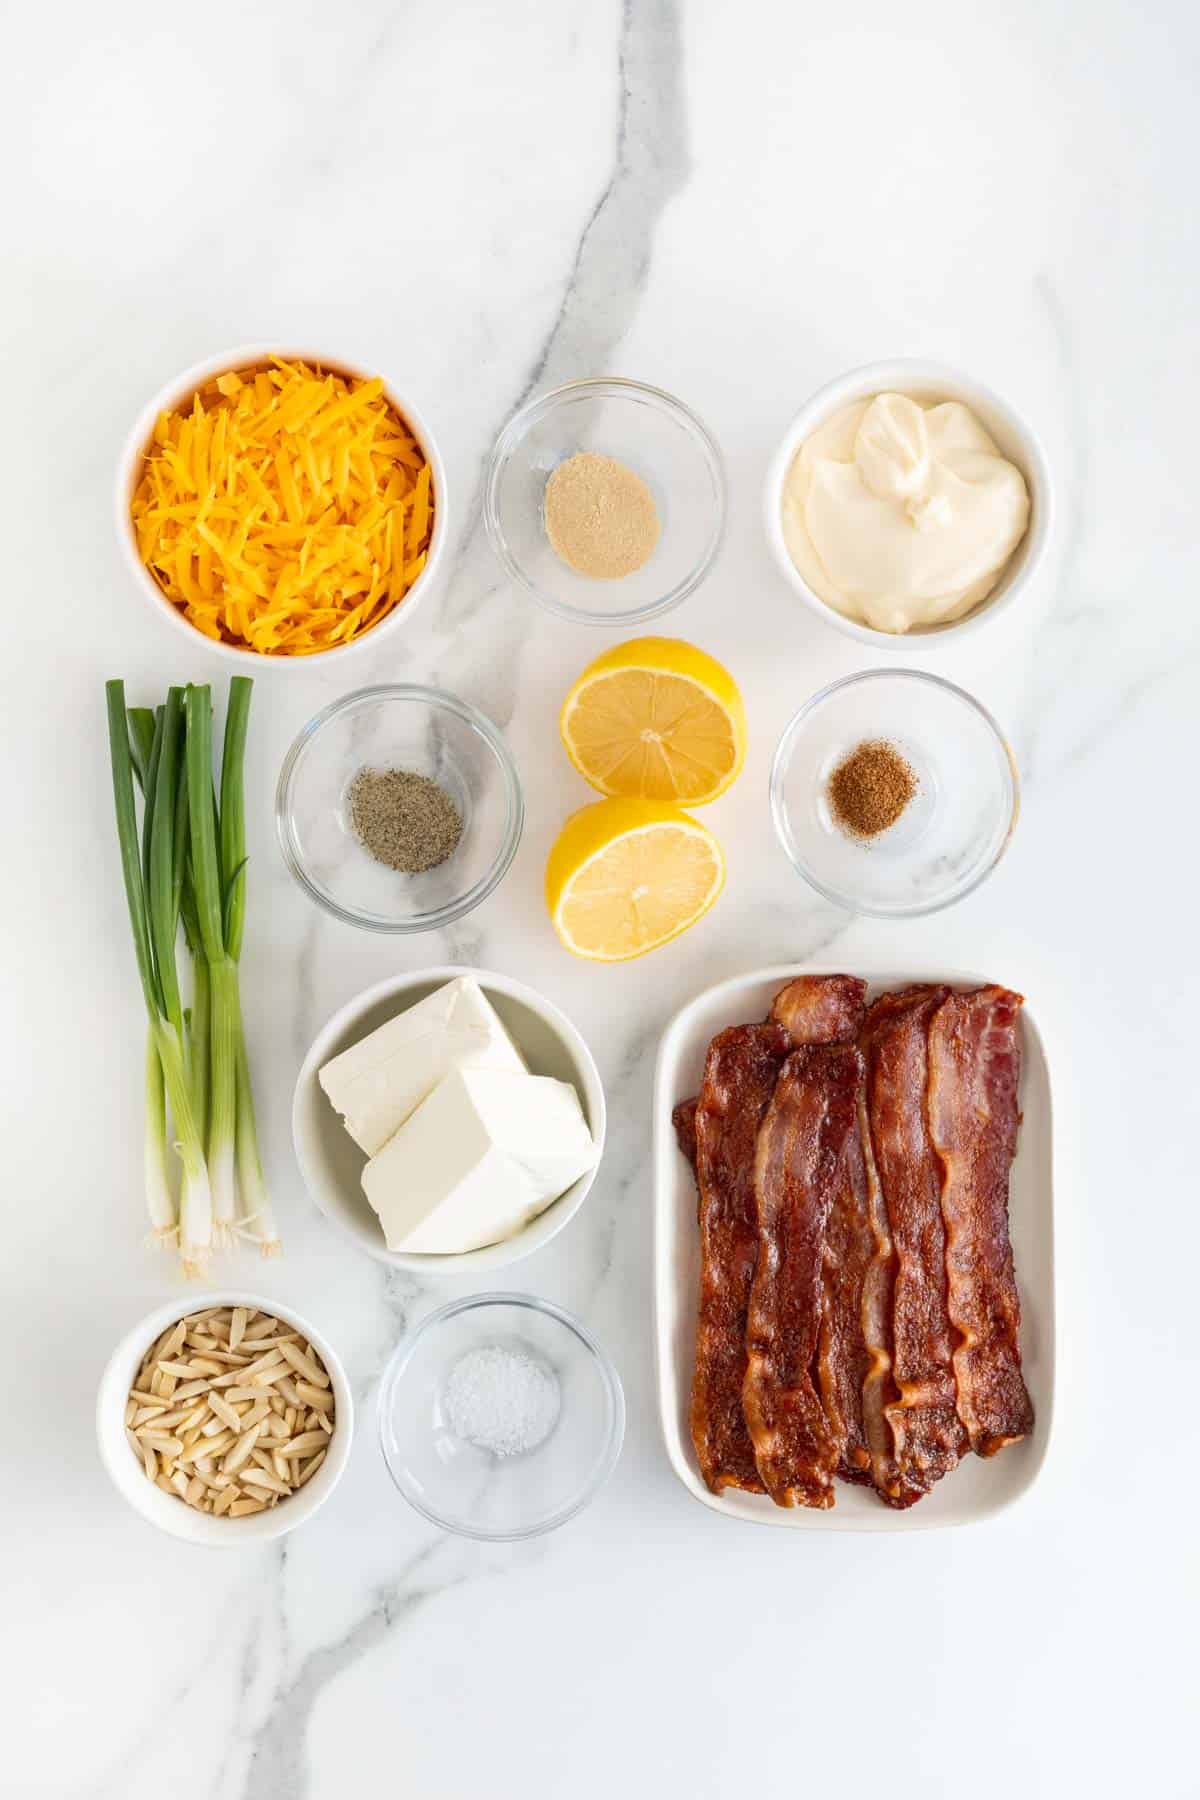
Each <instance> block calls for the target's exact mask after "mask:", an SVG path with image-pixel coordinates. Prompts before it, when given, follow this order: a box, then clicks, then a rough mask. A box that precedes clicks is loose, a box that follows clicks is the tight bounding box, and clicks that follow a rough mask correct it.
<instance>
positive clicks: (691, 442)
mask: <svg viewBox="0 0 1200 1800" xmlns="http://www.w3.org/2000/svg"><path fill="white" fill-rule="evenodd" d="M585 450H587V451H594V452H595V453H597V454H598V455H601V456H611V457H615V458H616V460H617V461H618V462H621V463H624V464H625V465H626V467H627V468H630V469H632V470H633V472H634V473H635V474H636V475H640V476H641V478H642V480H643V481H644V482H645V483H646V485H647V487H648V488H649V489H650V492H651V493H652V494H653V496H654V501H655V505H656V506H657V508H658V517H659V524H660V527H661V530H660V535H659V539H658V543H657V545H656V546H655V548H654V551H653V554H652V555H651V556H650V558H649V560H648V561H647V562H646V563H644V564H643V566H642V567H641V568H640V569H635V570H634V572H633V573H632V574H631V575H625V576H622V577H621V578H620V579H619V580H613V581H604V580H596V579H594V578H593V577H591V576H587V575H577V574H576V573H575V571H574V569H571V568H568V566H567V564H566V563H564V562H563V561H562V560H561V559H560V558H559V556H558V555H557V554H556V552H555V551H554V550H552V549H551V547H550V540H549V539H548V538H547V536H546V527H545V522H544V519H543V515H542V496H543V494H544V492H545V487H546V482H547V480H548V479H549V477H550V475H551V474H552V473H553V471H554V470H555V469H556V468H557V467H558V465H559V463H560V462H563V461H565V459H566V458H567V457H568V456H574V455H576V454H577V453H578V452H580V451H585ZM483 517H484V523H485V525H486V526H487V532H488V536H489V537H490V539H491V541H492V546H493V548H494V549H495V552H496V554H497V556H498V557H499V558H500V561H501V562H502V563H503V565H504V567H505V569H506V570H507V571H508V573H509V575H510V576H511V577H512V579H513V580H514V581H516V582H519V583H520V584H521V586H522V587H524V588H525V589H526V590H527V591H528V592H529V593H530V594H532V595H533V597H534V599H535V600H537V601H539V602H540V603H541V605H542V606H545V607H547V608H548V609H549V610H550V611H551V612H552V613H557V614H558V616H559V618H560V619H573V620H575V621H577V622H579V623H582V624H585V625H609V626H612V625H638V624H642V623H644V622H645V621H646V620H647V619H655V618H657V617H658V616H659V615H660V614H661V613H665V612H667V611H669V609H670V608H671V607H672V606H678V604H679V602H680V601H681V600H683V599H684V598H685V597H686V596H687V595H688V594H690V593H691V592H692V589H693V588H695V587H697V586H698V585H699V583H700V582H701V581H703V579H704V577H705V575H707V573H708V571H709V569H710V568H711V567H712V563H713V559H714V557H715V556H716V554H717V551H718V549H719V548H720V544H721V537H722V534H723V532H724V529H725V471H724V467H723V465H722V462H721V453H720V451H719V450H718V449H717V446H716V444H715V443H714V442H713V440H712V438H711V437H710V436H709V433H708V432H707V430H706V429H705V427H704V426H703V425H702V424H701V423H700V420H699V419H698V418H697V417H696V415H695V414H694V413H692V412H689V411H688V409H687V407H686V406H683V405H682V404H681V403H680V402H679V401H678V400H675V399H673V398H672V396H671V395H670V394H665V393H663V391H662V390H661V389H660V388H654V387H647V386H646V385H645V384H644V383H643V382H640V381H624V380H621V379H618V378H616V377H612V378H609V379H604V380H596V381H571V382H568V383H567V385H566V386H565V387H560V388H555V389H553V390H552V392H550V393H549V394H543V395H542V396H541V398H540V399H537V400H532V401H530V403H529V404H528V405H527V406H523V407H522V408H521V410H520V412H518V413H516V414H514V416H513V417H512V418H511V419H510V420H509V422H508V424H507V425H506V426H505V427H504V430H503V431H502V432H501V433H500V436H499V437H498V438H497V440H496V446H495V448H494V450H493V451H492V456H491V461H490V463H489V465H488V471H487V480H486V482H485V484H484V493H483Z"/></svg>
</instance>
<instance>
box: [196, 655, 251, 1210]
mask: <svg viewBox="0 0 1200 1800" xmlns="http://www.w3.org/2000/svg"><path fill="white" fill-rule="evenodd" d="M184 705H185V711H186V715H187V748H186V753H185V754H186V762H187V789H188V801H187V804H188V830H189V836H190V840H191V870H192V885H193V889H194V893H195V901H196V922H197V926H198V929H199V935H200V944H201V948H202V950H203V955H204V961H205V962H206V963H207V965H208V983H209V1002H210V1005H209V1070H208V1095H209V1115H208V1176H209V1181H210V1182H211V1184H212V1203H213V1232H214V1236H215V1238H216V1241H217V1243H218V1244H228V1243H229V1242H231V1240H232V1238H233V1233H234V1224H235V1219H236V1212H237V1178H236V1166H235V1159H234V1137H235V1132H236V1128H237V1043H238V1024H237V1015H238V988H237V970H236V968H235V967H234V964H233V963H232V962H231V961H230V959H229V957H228V956H227V955H226V953H225V934H224V927H223V922H222V905H221V864H220V856H219V853H218V850H217V821H216V807H215V805H214V803H213V788H212V690H211V688H209V687H207V686H204V687H189V688H188V690H187V698H186V701H185V703H184ZM194 1027H195V1021H194V1019H193V1029H194Z"/></svg>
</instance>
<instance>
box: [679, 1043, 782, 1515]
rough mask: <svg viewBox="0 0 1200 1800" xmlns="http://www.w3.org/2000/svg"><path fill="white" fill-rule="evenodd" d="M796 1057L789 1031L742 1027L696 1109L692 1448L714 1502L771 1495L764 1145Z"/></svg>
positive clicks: (710, 1072)
mask: <svg viewBox="0 0 1200 1800" xmlns="http://www.w3.org/2000/svg"><path fill="white" fill-rule="evenodd" d="M789 1048H790V1041H789V1038H788V1034H787V1032H786V1031H785V1030H784V1028H783V1026H782V1025H776V1024H773V1023H768V1024H765V1025H735V1026H733V1027H732V1028H731V1029H730V1030H728V1031H722V1032H719V1033H718V1034H717V1036H716V1037H715V1038H714V1039H713V1040H712V1043H711V1044H710V1045H709V1047H708V1056H707V1058H706V1060H705V1064H704V1080H703V1081H702V1083H701V1085H700V1095H699V1098H698V1100H697V1102H696V1111H695V1134H696V1182H697V1186H698V1188H699V1191H700V1304H699V1316H698V1319H697V1323H696V1362H695V1368H694V1371H693V1375H692V1407H691V1427H692V1442H693V1444H694V1445H695V1447H696V1456H697V1458H698V1459H699V1463H700V1472H701V1474H702V1475H703V1476H704V1479H705V1481H706V1482H707V1483H708V1486H709V1487H710V1488H711V1489H712V1491H713V1493H714V1494H719V1493H720V1492H721V1490H722V1488H727V1487H736V1488H745V1489H747V1490H748V1491H749V1492H750V1493H755V1494H761V1493H762V1491H763V1489H762V1483H761V1481H760V1480H759V1477H758V1470H757V1468H756V1466H755V1462H754V1450H753V1447H752V1445H751V1443H750V1434H749V1432H748V1431H747V1430H746V1421H745V1419H744V1418H743V1416H742V1383H743V1381H744V1379H745V1374H746V1303H747V1300H748V1299H749V1295H750V1283H751V1281H752V1279H753V1277H754V1262H755V1258H756V1257H757V1255H758V1222H757V1217H756V1213H755V1206H754V1144H755V1139H756V1138H757V1136H758V1127H759V1122H760V1120H761V1119H762V1116H763V1113H764V1112H765V1111H766V1108H767V1104H768V1102H769V1101H770V1098H771V1095H772V1092H773V1091H774V1088H775V1079H776V1076H777V1075H778V1073H779V1070H780V1067H781V1066H782V1064H783V1061H784V1059H785V1057H786V1056H787V1053H788V1050H789Z"/></svg>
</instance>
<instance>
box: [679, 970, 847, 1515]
mask: <svg viewBox="0 0 1200 1800" xmlns="http://www.w3.org/2000/svg"><path fill="white" fill-rule="evenodd" d="M865 994H866V983H865V982H862V981H859V980H857V979H856V978H855V977H853V976H851V975H802V976H799V977H798V978H797V979H796V980H794V981H790V982H788V983H787V985H786V986H785V987H783V988H781V989H780V991H779V993H778V994H777V995H776V997H775V1002H774V1007H773V1009H772V1011H773V1017H772V1019H770V1020H768V1021H767V1022H766V1024H763V1025H740V1026H735V1027H733V1028H732V1029H731V1030H729V1031H723V1032H721V1033H719V1034H718V1036H717V1037H715V1038H714V1039H713V1041H712V1043H711V1044H710V1045H709V1049H708V1058H707V1060H706V1062H705V1068H704V1081H703V1083H702V1085H701V1089H700V1094H699V1096H698V1098H697V1099H696V1100H695V1101H688V1100H684V1101H682V1102H681V1103H680V1105H678V1106H677V1107H676V1108H675V1112H674V1122H675V1131H676V1135H677V1137H678V1139H679V1145H680V1149H681V1150H682V1151H683V1154H684V1155H685V1156H687V1157H689V1160H690V1161H691V1162H692V1163H693V1167H694V1169H695V1172H696V1185H697V1188H698V1191H699V1220H700V1257H701V1268H700V1301H699V1316H698V1321H697V1327H696V1362H695V1369H694V1372H693V1378H692V1406H691V1428H692V1442H693V1443H694V1444H695V1447H696V1455H697V1457H698V1459H699V1462H700V1469H701V1473H702V1474H703V1476H704V1479H705V1481H706V1482H707V1483H708V1485H709V1487H710V1488H711V1489H712V1490H713V1492H714V1493H720V1491H721V1489H722V1488H724V1487H740V1488H745V1489H747V1490H748V1491H750V1492H751V1493H761V1492H762V1483H761V1481H760V1480H759V1477H758V1473H757V1469H756V1466H755V1461H754V1451H753V1447H752V1446H751V1443H750V1436H749V1433H748V1431H747V1430H746V1422H745V1418H744V1417H743V1414H742V1386H743V1382H744V1379H745V1373H746V1307H747V1304H748V1302H749V1298H750V1283H751V1281H752V1279H753V1276H754V1264H755V1259H756V1257H757V1255H758V1218H757V1212H756V1208H755V1199H754V1189H753V1181H754V1147H755V1140H756V1138H757V1136H758V1127H759V1123H760V1121H761V1119H762V1116H763V1113H764V1112H765V1110H766V1107H767V1103H768V1102H769V1100H770V1098H771V1094H772V1092H773V1090H774V1087H775V1079H776V1076H777V1074H778V1072H779V1067H780V1065H781V1064H782V1062H783V1060H784V1057H785V1056H786V1055H787V1053H788V1051H789V1049H791V1048H792V1046H793V1045H794V1044H803V1043H808V1042H813V1043H818V1042H826V1041H831V1040H833V1039H837V1038H853V1037H854V1036H855V1035H856V1033H857V1031H858V1028H859V1026H860V1024H861V1021H862V1014H863V1010H864V1007H863V1002H864V996H865Z"/></svg>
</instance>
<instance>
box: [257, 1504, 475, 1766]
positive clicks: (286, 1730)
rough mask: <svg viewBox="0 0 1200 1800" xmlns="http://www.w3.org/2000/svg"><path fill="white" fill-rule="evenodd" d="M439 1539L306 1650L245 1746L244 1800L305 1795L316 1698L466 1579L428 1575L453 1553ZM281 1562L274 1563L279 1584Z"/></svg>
mask: <svg viewBox="0 0 1200 1800" xmlns="http://www.w3.org/2000/svg"><path fill="white" fill-rule="evenodd" d="M454 1548H455V1546H453V1545H452V1544H451V1542H450V1540H448V1539H446V1538H442V1537H439V1538H438V1539H436V1541H435V1542H433V1543H431V1544H427V1545H426V1546H425V1548H424V1549H422V1550H420V1551H418V1552H417V1554H416V1555H415V1556H413V1557H412V1558H410V1560H409V1561H408V1562H407V1563H406V1564H405V1565H404V1567H403V1568H402V1569H401V1571H400V1573H399V1574H398V1575H397V1576H396V1577H395V1579H394V1580H392V1581H389V1582H387V1583H386V1584H385V1585H384V1586H383V1587H381V1588H379V1589H378V1590H377V1592H376V1594H375V1596H374V1599H373V1602H372V1605H371V1608H370V1610H369V1611H368V1612H366V1613H364V1614H363V1615H362V1617H361V1618H359V1619H357V1620H356V1621H355V1623H354V1624H353V1625H352V1626H351V1627H350V1629H349V1630H348V1631H346V1632H344V1633H343V1635H342V1636H341V1637H340V1638H337V1639H335V1640H334V1642H332V1643H329V1644H322V1645H321V1646H320V1648H319V1649H316V1650H311V1651H309V1653H308V1655H307V1656H306V1657H305V1658H304V1660H303V1661H302V1662H301V1664H300V1666H299V1668H298V1669H297V1670H296V1672H295V1674H294V1675H293V1676H292V1677H291V1679H290V1680H289V1681H287V1682H286V1683H285V1684H284V1685H282V1686H281V1687H280V1688H279V1689H278V1691H277V1692H276V1694H275V1695H274V1696H273V1698H272V1701H271V1707H270V1712H269V1714H268V1717H267V1720H266V1723H265V1724H264V1725H263V1726H262V1727H261V1728H260V1730H259V1731H257V1732H256V1733H255V1734H254V1736H253V1738H252V1740H251V1745H250V1755H249V1762H248V1765H247V1768H246V1779H245V1785H244V1787H243V1790H242V1792H243V1796H244V1800H305V1796H306V1795H308V1793H309V1792H310V1782H309V1773H308V1750H307V1735H308V1725H309V1721H310V1719H311V1718H312V1713H313V1708H314V1707H315V1706H316V1704H317V1701H318V1700H319V1699H320V1697H321V1695H322V1693H323V1692H324V1691H325V1689H326V1688H327V1687H328V1686H329V1685H330V1683H331V1682H333V1681H336V1680H337V1678H338V1676H339V1675H341V1674H342V1673H343V1672H344V1671H345V1670H347V1669H349V1668H352V1667H353V1666H354V1664H355V1663H357V1662H358V1661H359V1660H360V1658H362V1657H364V1656H367V1655H369V1654H370V1652H371V1651H372V1650H374V1649H376V1648H378V1646H379V1645H380V1644H381V1643H383V1642H384V1640H385V1639H386V1638H387V1637H388V1636H389V1634H390V1633H391V1632H392V1631H394V1630H395V1629H396V1628H397V1626H399V1625H402V1624H404V1623H405V1622H406V1621H407V1620H408V1619H409V1618H410V1617H411V1615H412V1614H413V1613H414V1612H416V1611H417V1610H418V1609H419V1608H420V1607H422V1606H424V1605H425V1603H426V1602H427V1601H429V1600H431V1599H433V1598H435V1597H436V1596H437V1595H438V1594H443V1593H445V1592H447V1590H448V1589H450V1588H452V1587H457V1586H459V1585H460V1584H461V1583H462V1582H464V1581H466V1580H468V1579H469V1578H470V1573H471V1571H470V1570H468V1569H467V1568H465V1567H462V1566H459V1567H457V1568H455V1569H454V1570H453V1571H452V1572H451V1573H450V1574H449V1575H448V1576H447V1577H446V1578H445V1579H444V1580H439V1579H437V1578H436V1577H435V1576H434V1575H433V1574H432V1573H431V1570H432V1569H433V1567H434V1566H435V1565H436V1564H437V1563H438V1562H439V1560H448V1558H449V1554H450V1552H451V1550H452V1549H454ZM284 1567H285V1559H283V1558H281V1559H280V1565H279V1574H280V1580H281V1581H282V1576H283V1572H284Z"/></svg>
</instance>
